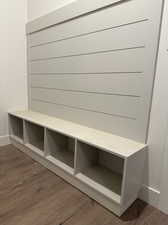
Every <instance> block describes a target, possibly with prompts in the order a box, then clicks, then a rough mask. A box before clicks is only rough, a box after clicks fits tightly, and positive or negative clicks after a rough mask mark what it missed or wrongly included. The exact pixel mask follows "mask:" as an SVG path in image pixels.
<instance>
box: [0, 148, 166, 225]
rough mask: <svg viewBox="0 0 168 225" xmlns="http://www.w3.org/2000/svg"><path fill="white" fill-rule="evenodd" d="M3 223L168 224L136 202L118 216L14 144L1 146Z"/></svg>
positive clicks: (0, 210)
mask: <svg viewBox="0 0 168 225" xmlns="http://www.w3.org/2000/svg"><path fill="white" fill-rule="evenodd" d="M0 224H1V225H16V224H17V225H61V224H62V225H167V224H168V216H166V215H165V214H163V213H161V212H160V211H158V210H157V209H154V208H153V207H151V206H148V205H146V204H145V203H144V202H142V201H140V200H138V201H136V202H135V203H134V204H133V205H132V206H131V208H130V209H129V210H127V212H126V213H125V214H124V215H123V216H122V217H121V218H118V217H116V216H115V215H113V214H112V213H110V212H109V211H108V210H106V209H104V208H103V207H102V206H100V205H99V204H97V203H96V202H94V201H93V200H91V199H89V198H88V197H87V196H86V195H84V194H82V193H81V192H80V191H78V190H77V189H75V188H73V187H72V186H71V185H69V184H68V183H66V182H64V181H63V180H62V179H61V178H59V177H57V176H56V175H54V174H53V173H52V172H50V171H49V170H47V169H45V168H44V167H43V166H41V165H40V164H39V163H36V162H35V161H33V160H32V159H30V158H29V157H28V156H26V155H24V154H23V153H21V152H20V151H18V150H17V149H16V148H14V147H13V146H11V145H9V146H6V147H0Z"/></svg>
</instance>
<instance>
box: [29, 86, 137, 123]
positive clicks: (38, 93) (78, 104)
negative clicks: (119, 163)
mask: <svg viewBox="0 0 168 225" xmlns="http://www.w3.org/2000/svg"><path fill="white" fill-rule="evenodd" d="M31 92H32V98H33V99H36V100H37V99H38V100H40V101H46V102H50V103H52V104H53V103H54V104H57V105H61V104H62V105H65V106H70V107H74V108H79V109H83V110H84V111H85V110H90V111H93V112H100V113H104V114H109V115H114V116H120V117H125V118H129V119H133V120H135V119H136V116H137V114H138V112H139V106H140V104H139V102H140V99H139V97H130V96H116V95H108V94H95V93H80V92H74V91H60V90H51V89H50V90H49V89H41V88H33V89H32V91H31ZM110 102H111V103H112V104H109V103H110ZM125 106H127V107H125Z"/></svg>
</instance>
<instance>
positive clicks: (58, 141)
mask: <svg viewBox="0 0 168 225" xmlns="http://www.w3.org/2000/svg"><path fill="white" fill-rule="evenodd" d="M46 155H47V158H48V159H49V160H51V161H53V162H55V163H56V164H57V165H58V164H59V165H60V166H61V165H62V168H64V169H66V168H67V170H69V172H72V170H73V169H74V156H75V139H74V138H71V137H68V136H66V135H63V134H61V133H58V132H56V131H52V130H49V129H46ZM58 161H59V162H58Z"/></svg>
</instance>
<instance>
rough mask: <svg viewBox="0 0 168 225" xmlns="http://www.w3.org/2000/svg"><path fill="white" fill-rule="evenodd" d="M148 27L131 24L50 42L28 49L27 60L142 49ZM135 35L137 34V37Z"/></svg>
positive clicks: (142, 24)
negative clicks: (145, 30)
mask: <svg viewBox="0 0 168 225" xmlns="http://www.w3.org/2000/svg"><path fill="white" fill-rule="evenodd" d="M147 27H148V26H146V24H144V23H139V24H133V25H132V26H129V27H121V28H120V29H117V30H116V29H110V30H106V31H102V32H96V33H92V34H90V35H87V36H79V37H76V38H73V39H66V40H63V41H59V42H52V43H48V44H46V45H40V46H36V47H33V48H30V52H29V60H38V59H46V58H52V57H61V56H68V55H79V54H88V53H94V52H100V51H107V52H108V51H109V50H114V51H119V50H121V49H131V48H133V49H134V48H144V47H145V44H146V42H147V35H146V33H145V32H144V29H146V28H147ZM137 33H138V34H139V35H138V36H137Z"/></svg>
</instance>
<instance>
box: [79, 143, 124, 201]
mask: <svg viewBox="0 0 168 225" xmlns="http://www.w3.org/2000/svg"><path fill="white" fill-rule="evenodd" d="M76 169H77V174H78V175H77V176H78V178H79V179H82V180H83V181H86V182H87V183H88V184H89V185H93V186H95V188H97V189H101V190H102V189H103V190H104V191H105V190H106V189H107V193H110V192H111V193H114V194H115V195H117V196H119V198H120V196H121V189H122V178H123V170H124V159H122V158H120V157H118V156H115V155H113V154H111V153H108V152H106V151H103V150H101V149H98V148H96V147H93V146H91V145H89V144H85V143H83V142H80V141H78V143H77V168H76ZM119 198H118V199H119Z"/></svg>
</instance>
